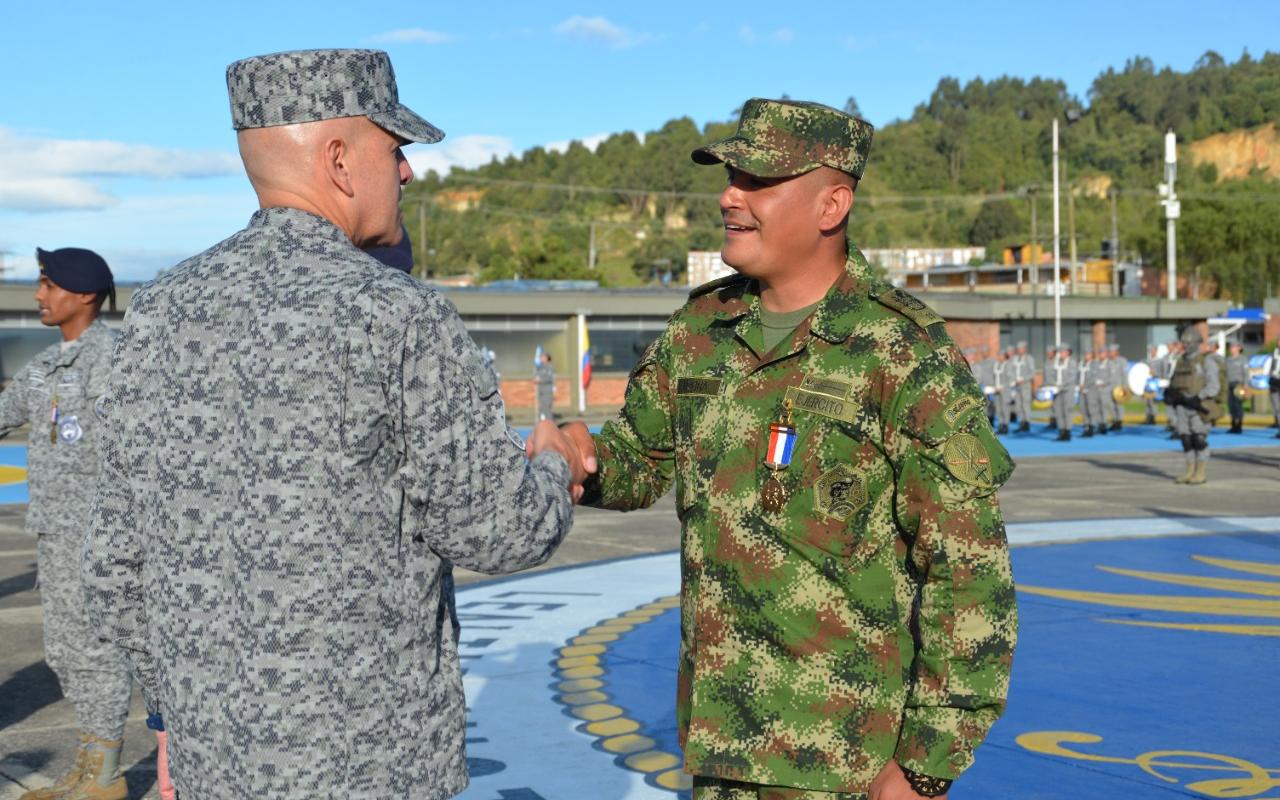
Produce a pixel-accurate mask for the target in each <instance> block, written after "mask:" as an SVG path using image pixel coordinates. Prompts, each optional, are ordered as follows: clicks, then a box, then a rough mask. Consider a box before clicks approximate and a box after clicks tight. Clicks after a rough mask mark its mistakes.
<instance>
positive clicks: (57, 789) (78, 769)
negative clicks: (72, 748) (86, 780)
mask: <svg viewBox="0 0 1280 800" xmlns="http://www.w3.org/2000/svg"><path fill="white" fill-rule="evenodd" d="M92 739H93V737H92V736H91V735H90V734H87V733H81V734H80V747H79V749H77V750H76V761H75V763H74V764H72V765H71V769H69V770H67V771H66V773H64V774H63V775H62V777H60V778H58V782H57V783H55V784H54V785H52V786H46V787H45V788H43V789H32V790H31V791H29V792H26V793H25V794H23V795H22V796H21V797H19V798H18V800H60V799H61V798H64V797H66V796H67V793H68V792H70V791H71V790H72V789H74V788H76V786H77V785H79V783H80V780H81V778H83V777H84V768H85V764H86V762H87V761H88V752H87V751H86V750H85V748H86V747H87V746H88V744H89V742H90V741H91V740H92Z"/></svg>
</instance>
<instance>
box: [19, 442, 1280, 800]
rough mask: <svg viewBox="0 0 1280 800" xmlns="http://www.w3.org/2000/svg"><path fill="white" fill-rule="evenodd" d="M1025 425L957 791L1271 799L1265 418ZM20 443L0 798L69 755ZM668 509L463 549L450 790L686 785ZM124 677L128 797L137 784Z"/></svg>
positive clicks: (667, 505) (1016, 448)
mask: <svg viewBox="0 0 1280 800" xmlns="http://www.w3.org/2000/svg"><path fill="white" fill-rule="evenodd" d="M1041 427H1042V426H1041V425H1036V426H1035V431H1034V432H1033V433H1029V434H1015V435H1012V436H1009V437H1006V438H1005V440H1004V441H1005V442H1006V444H1007V447H1008V449H1009V450H1010V452H1011V453H1012V454H1013V455H1014V457H1015V459H1016V460H1017V465H1018V466H1017V470H1016V472H1015V473H1014V475H1013V478H1012V479H1011V480H1010V482H1009V483H1008V484H1007V485H1006V486H1005V488H1004V489H1003V490H1002V492H1001V505H1002V507H1003V509H1004V514H1005V519H1006V522H1007V524H1008V533H1009V539H1010V542H1011V544H1012V546H1013V565H1014V574H1015V578H1016V581H1017V584H1018V589H1019V592H1018V595H1019V597H1018V605H1019V614H1020V635H1019V644H1018V650H1017V654H1016V656H1015V662H1014V670H1013V683H1012V687H1011V691H1010V697H1009V706H1008V710H1007V712H1006V714H1005V716H1004V717H1003V718H1002V719H1001V720H1000V721H999V723H997V725H996V727H995V728H994V730H993V731H992V733H991V735H990V736H989V737H988V739H987V741H986V742H985V744H984V745H983V746H982V747H981V749H980V750H979V751H978V755H977V761H976V763H975V765H974V766H973V767H972V768H971V769H970V770H969V771H968V772H967V773H966V774H965V775H964V776H963V777H962V779H961V780H960V781H958V782H957V783H956V784H955V786H954V787H953V788H952V790H951V792H950V795H949V796H950V797H951V798H953V800H1004V799H1006V798H1012V799H1017V800H1020V799H1022V798H1062V800H1068V799H1070V800H1095V799H1096V800H1112V799H1116V800H1119V799H1120V798H1124V799H1125V800H1129V799H1135V800H1146V799H1147V798H1150V799H1151V800H1158V799H1159V798H1177V797H1202V798H1228V797H1229V798H1246V799H1249V800H1261V799H1262V798H1271V799H1272V800H1275V798H1280V668H1278V667H1280V439H1276V438H1275V430H1274V429H1270V428H1260V427H1255V428H1248V429H1246V431H1245V433H1244V434H1241V435H1236V436H1231V435H1227V434H1225V433H1223V432H1222V431H1221V429H1219V430H1218V431H1217V432H1215V434H1214V435H1213V436H1212V439H1211V442H1212V446H1213V456H1212V460H1211V461H1210V464H1209V483H1207V484H1205V485H1203V486H1179V485H1175V484H1174V483H1173V480H1172V479H1173V477H1174V476H1176V475H1179V474H1181V472H1182V471H1183V460H1182V453H1181V448H1180V446H1179V445H1178V443H1177V442H1173V441H1169V440H1168V439H1167V435H1166V433H1165V431H1164V430H1163V428H1161V427H1156V426H1141V425H1138V426H1132V425H1131V426H1128V427H1127V428H1126V429H1125V430H1124V431H1121V432H1119V433H1113V434H1108V435H1106V436H1100V437H1093V438H1091V439H1080V438H1076V439H1075V440H1073V441H1072V442H1069V443H1057V442H1054V441H1052V439H1053V434H1052V433H1051V432H1045V431H1042V430H1041ZM24 467H25V448H23V447H22V446H20V445H0V800H7V799H8V798H16V797H17V796H18V795H20V794H21V793H22V792H23V791H24V790H25V789H24V787H27V788H30V787H34V786H43V785H46V784H47V783H48V782H49V781H50V779H51V778H52V777H54V776H56V775H58V774H60V773H61V772H62V771H63V770H64V769H66V768H67V766H68V765H69V764H70V761H71V759H72V758H73V756H74V743H75V735H76V726H75V720H74V715H73V713H72V710H71V708H70V707H69V705H68V704H67V703H66V702H65V701H63V700H62V698H61V694H60V692H59V690H58V687H57V682H56V680H55V679H54V677H53V675H52V673H51V672H50V671H49V670H48V668H47V667H46V666H45V664H44V661H43V651H42V645H41V614H40V605H39V595H38V592H37V591H36V589H35V577H36V571H35V561H36V544H35V541H34V540H33V539H31V538H29V537H27V536H26V535H25V534H24V533H23V519H24V514H25V505H24V502H25V498H26V487H25V483H24V482H23V481H24V480H25V473H24ZM678 546H679V527H678V523H677V521H676V518H675V512H674V507H673V503H672V501H671V499H670V496H668V497H667V498H664V499H663V500H662V501H660V502H659V503H658V504H657V505H656V506H655V507H653V508H651V509H646V510H643V511H637V512H632V513H629V514H625V515H624V514H617V513H613V512H602V511H596V510H593V509H580V510H579V511H578V512H577V520H576V523H575V527H574V530H573V532H572V533H571V534H570V536H569V538H568V540H567V541H566V542H565V544H564V545H563V546H562V547H561V548H560V550H559V551H558V552H557V553H556V554H555V555H554V556H553V557H552V559H551V560H550V562H549V563H548V564H546V565H544V566H543V567H540V568H538V569H536V570H532V571H529V572H525V573H521V574H518V575H514V576H504V577H499V578H493V577H489V576H482V575H476V574H473V573H466V572H459V573H458V574H457V582H458V616H459V620H460V622H461V625H462V657H463V663H464V667H465V670H466V674H465V678H464V682H465V684H466V690H467V698H468V705H469V717H468V726H469V727H468V730H469V735H468V754H469V761H470V768H471V775H472V784H471V787H470V788H469V789H468V790H467V791H466V792H465V793H464V794H463V795H462V797H463V798H467V799H468V800H632V799H633V798H635V799H639V798H677V797H685V796H687V792H685V791H684V789H685V788H686V787H687V785H688V783H687V776H685V775H683V773H682V772H681V771H680V763H681V756H680V750H679V747H678V744H677V742H676V736H675V715H674V694H675V674H676V672H675V669H676V663H675V662H676V648H677V643H678V602H679V588H680V577H679V557H678V554H677V552H676V551H677V548H678ZM143 719H144V715H143V712H142V708H141V704H140V702H139V700H138V699H137V698H136V697H135V703H134V710H133V713H132V715H131V717H130V723H129V728H128V732H127V734H126V747H125V759H124V763H125V764H127V765H128V772H127V779H128V783H129V787H130V796H131V797H134V798H141V797H154V796H156V794H155V789H154V781H155V766H154V765H155V745H154V739H153V738H152V737H151V735H150V733H149V732H148V731H147V730H146V729H145V727H144V724H143Z"/></svg>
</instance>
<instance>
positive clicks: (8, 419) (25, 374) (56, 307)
mask: <svg viewBox="0 0 1280 800" xmlns="http://www.w3.org/2000/svg"><path fill="white" fill-rule="evenodd" d="M36 261H37V263H38V264H39V265H40V279H39V285H38V287H37V289H36V297H35V299H36V303H37V305H38V306H39V309H40V322H41V323H42V324H44V325H48V326H50V327H57V328H58V329H59V331H60V332H61V333H62V341H61V342H59V343H58V344H55V345H51V346H50V347H48V348H47V349H45V350H44V351H43V352H41V353H40V354H39V355H38V356H36V357H35V358H34V359H32V361H31V363H29V364H27V365H26V366H25V367H23V368H22V369H20V370H18V373H17V374H16V375H14V376H13V380H11V381H10V382H9V385H8V387H7V388H6V389H5V391H4V394H0V436H7V435H8V434H10V433H12V432H13V431H14V430H15V429H17V428H18V427H20V426H22V425H26V424H29V425H30V426H31V432H30V438H29V439H28V442H27V459H28V484H29V486H30V491H31V501H30V503H29V504H28V506H27V531H28V532H30V533H33V534H35V535H36V536H37V548H38V562H37V564H38V570H39V576H40V606H41V611H42V613H43V623H44V651H45V662H46V663H48V665H49V668H50V669H52V670H53V672H54V674H55V675H57V676H58V683H59V684H61V686H62V693H63V695H65V696H66V698H67V699H68V700H69V701H70V702H71V705H72V706H73V707H74V708H75V712H76V722H77V723H78V724H79V726H80V747H79V749H78V750H77V752H76V760H75V763H74V764H73V765H72V767H71V769H70V770H69V771H68V772H67V773H66V774H64V775H63V776H62V777H61V778H60V779H59V780H58V781H57V782H56V783H55V784H54V785H53V786H51V787H48V788H44V789H35V790H32V791H30V792H27V793H26V794H24V795H22V797H23V800H55V798H58V799H61V798H75V799H76V800H80V799H81V798H86V799H87V798H94V799H95V800H96V799H98V798H101V799H102V800H106V799H107V798H123V797H125V796H126V794H127V793H128V790H127V787H126V786H125V780H124V778H123V777H122V776H121V774H120V747H121V744H122V742H123V737H124V724H125V718H126V717H127V716H128V714H129V695H130V694H131V692H132V688H133V684H132V682H131V680H130V678H129V664H128V661H127V660H126V659H125V656H124V653H123V652H121V651H120V648H118V647H116V646H115V645H112V644H108V643H104V642H101V641H99V640H98V636H97V631H96V628H95V626H94V625H93V622H92V620H91V619H90V614H89V611H88V610H87V609H86V608H85V604H84V599H83V593H82V592H81V587H80V545H81V541H82V539H83V537H84V532H85V530H86V529H87V528H88V526H89V517H90V513H89V512H90V507H91V505H92V502H93V494H94V492H95V490H96V489H97V486H98V444H99V431H98V425H97V423H96V420H95V419H94V413H93V407H94V404H95V403H96V402H97V401H98V398H100V397H101V396H102V395H103V393H104V392H105V391H106V386H107V378H108V377H109V375H110V372H111V350H112V348H113V347H114V346H115V335H114V334H113V333H112V332H111V330H110V329H108V328H107V326H106V323H104V322H103V321H102V320H101V319H99V318H98V315H99V312H100V311H101V309H102V304H103V302H104V301H106V300H107V299H108V298H110V299H111V301H112V305H113V306H114V303H115V300H114V293H115V288H114V281H113V279H112V275H111V269H110V268H109V267H108V266H107V262H106V261H104V260H103V259H102V257H101V256H99V255H98V254H97V253H94V252H93V251H91V250H84V249H82V248H78V247H66V248H63V249H60V250H53V251H46V250H40V249H37V250H36Z"/></svg>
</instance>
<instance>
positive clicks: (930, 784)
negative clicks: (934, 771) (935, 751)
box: [899, 765, 951, 797]
mask: <svg viewBox="0 0 1280 800" xmlns="http://www.w3.org/2000/svg"><path fill="white" fill-rule="evenodd" d="M899 766H901V765H899ZM902 774H903V776H904V777H906V779H907V783H909V784H911V791H913V792H915V793H916V794H918V795H920V796H921V797H937V796H938V795H942V794H946V793H947V790H948V789H950V788H951V779H950V778H935V777H933V776H932V775H921V774H920V773H919V772H912V771H911V770H909V769H907V768H906V767H902Z"/></svg>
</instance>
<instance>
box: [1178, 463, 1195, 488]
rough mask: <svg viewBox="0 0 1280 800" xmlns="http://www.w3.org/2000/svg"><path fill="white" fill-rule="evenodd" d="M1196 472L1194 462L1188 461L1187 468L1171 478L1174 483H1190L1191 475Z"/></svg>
mask: <svg viewBox="0 0 1280 800" xmlns="http://www.w3.org/2000/svg"><path fill="white" fill-rule="evenodd" d="M1195 474H1196V462H1195V461H1188V462H1187V469H1186V471H1185V472H1183V473H1182V474H1181V475H1179V476H1178V477H1176V478H1174V479H1173V482H1174V483H1190V482H1191V477H1192V476H1193V475H1195Z"/></svg>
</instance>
